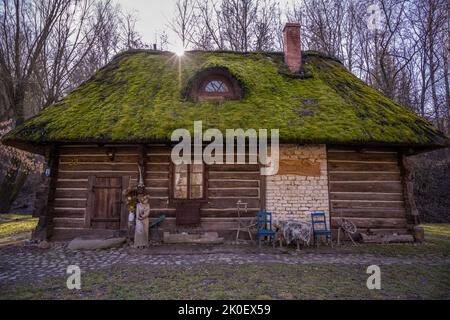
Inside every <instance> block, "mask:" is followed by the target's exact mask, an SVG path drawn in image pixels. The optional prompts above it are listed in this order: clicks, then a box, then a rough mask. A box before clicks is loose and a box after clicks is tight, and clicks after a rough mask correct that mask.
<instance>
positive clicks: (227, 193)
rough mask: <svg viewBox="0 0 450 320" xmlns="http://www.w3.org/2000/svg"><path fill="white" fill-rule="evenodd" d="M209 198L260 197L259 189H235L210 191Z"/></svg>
mask: <svg viewBox="0 0 450 320" xmlns="http://www.w3.org/2000/svg"><path fill="white" fill-rule="evenodd" d="M208 192H209V197H210V198H211V197H222V198H226V197H259V189H257V188H253V189H249V188H240V189H238V188H234V189H211V188H210V189H209V190H208Z"/></svg>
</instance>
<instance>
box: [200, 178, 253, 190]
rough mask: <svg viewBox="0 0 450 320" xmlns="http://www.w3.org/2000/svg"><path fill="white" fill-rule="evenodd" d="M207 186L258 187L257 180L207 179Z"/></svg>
mask: <svg viewBox="0 0 450 320" xmlns="http://www.w3.org/2000/svg"><path fill="white" fill-rule="evenodd" d="M209 188H259V181H258V180H253V181H251V180H250V181H249V180H209Z"/></svg>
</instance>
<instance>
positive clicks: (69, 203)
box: [54, 198, 87, 208]
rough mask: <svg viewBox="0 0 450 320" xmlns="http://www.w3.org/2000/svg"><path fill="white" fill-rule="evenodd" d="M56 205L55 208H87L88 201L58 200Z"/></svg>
mask: <svg viewBox="0 0 450 320" xmlns="http://www.w3.org/2000/svg"><path fill="white" fill-rule="evenodd" d="M54 204H55V207H63V208H86V204H87V199H85V198H83V199H72V198H56V199H55V201H54Z"/></svg>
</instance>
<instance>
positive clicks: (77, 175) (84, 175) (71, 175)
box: [58, 170, 138, 179]
mask: <svg viewBox="0 0 450 320" xmlns="http://www.w3.org/2000/svg"><path fill="white" fill-rule="evenodd" d="M93 174H95V175H96V176H118V175H122V176H131V177H133V179H137V178H138V172H137V171H124V172H119V171H106V172H105V171H104V170H99V171H92V170H91V171H82V172H80V171H63V172H61V171H59V174H58V177H59V178H60V179H88V178H89V176H92V175H93Z"/></svg>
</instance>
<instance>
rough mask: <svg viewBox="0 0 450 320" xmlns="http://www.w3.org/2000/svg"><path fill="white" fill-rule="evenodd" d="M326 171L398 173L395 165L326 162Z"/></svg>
mask: <svg viewBox="0 0 450 320" xmlns="http://www.w3.org/2000/svg"><path fill="white" fill-rule="evenodd" d="M328 170H329V171H331V172H333V171H388V172H399V168H398V165H397V164H396V163H362V162H328Z"/></svg>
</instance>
